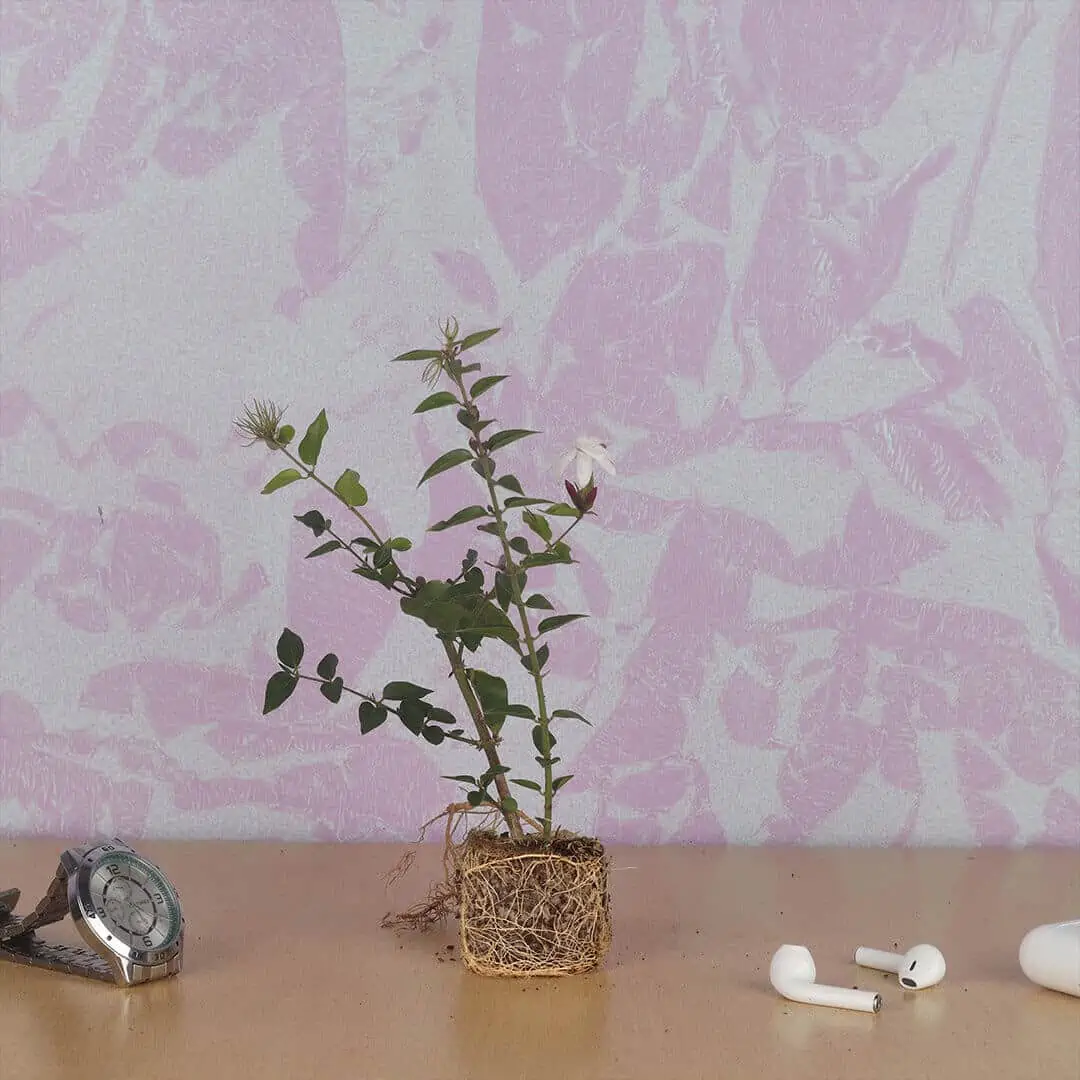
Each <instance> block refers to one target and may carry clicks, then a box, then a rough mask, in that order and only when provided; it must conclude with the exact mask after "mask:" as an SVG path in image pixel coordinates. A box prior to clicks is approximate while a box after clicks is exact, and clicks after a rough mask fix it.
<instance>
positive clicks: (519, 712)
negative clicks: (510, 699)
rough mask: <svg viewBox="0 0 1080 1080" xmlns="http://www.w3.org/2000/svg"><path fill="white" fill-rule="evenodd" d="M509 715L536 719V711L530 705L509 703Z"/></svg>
mask: <svg viewBox="0 0 1080 1080" xmlns="http://www.w3.org/2000/svg"><path fill="white" fill-rule="evenodd" d="M506 715H507V716H520V717H521V719H522V720H535V719H536V713H534V712H533V711H532V709H530V708H529V706H528V705H507V706H506Z"/></svg>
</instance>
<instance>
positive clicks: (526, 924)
mask: <svg viewBox="0 0 1080 1080" xmlns="http://www.w3.org/2000/svg"><path fill="white" fill-rule="evenodd" d="M475 814H480V815H481V816H482V817H483V818H485V819H486V821H485V823H484V824H483V825H480V826H478V827H476V828H473V829H471V830H469V831H467V832H466V834H465V836H464V838H463V839H460V840H459V839H457V838H456V836H455V833H456V832H457V831H458V830H459V829H460V828H461V827H462V826H463V824H464V823H465V822H466V821H467V820H468V818H469V816H470V815H475ZM497 817H498V814H497V813H496V812H494V811H492V810H491V809H490V808H489V809H483V810H479V811H478V810H475V809H474V808H472V807H470V806H469V805H468V804H466V803H457V804H454V805H451V806H448V807H447V808H446V810H444V811H443V813H441V814H439V815H438V816H437V817H435V818H433V819H432V820H431V821H429V822H427V823H426V824H425V825H424V826H423V828H422V829H421V831H420V837H419V839H418V840H417V844H419V843H422V842H423V839H424V835H425V833H426V831H427V829H428V828H429V827H430V826H431V825H433V824H435V822H437V821H439V820H441V819H443V818H445V819H446V840H445V845H444V848H443V870H444V876H443V880H442V881H439V882H436V883H435V884H434V885H433V886H432V888H431V889H430V890H429V892H428V895H427V896H426V897H425V898H424V899H423V900H422V901H420V902H419V903H417V904H414V905H413V906H412V907H410V908H409V909H407V910H406V911H403V912H401V913H399V914H396V915H387V916H386V917H385V918H384V919H383V923H382V925H383V926H384V927H390V928H395V929H399V928H401V929H408V930H420V931H424V930H430V929H432V928H433V927H435V926H438V925H441V924H442V923H444V922H445V921H446V919H447V918H448V917H449V916H451V915H453V914H457V915H458V916H459V917H460V919H461V951H462V956H463V958H464V960H465V963H466V965H467V966H468V967H469V968H470V970H472V971H474V972H477V973H479V974H482V975H502V976H536V975H548V976H551V975H571V974H576V973H579V972H583V971H589V970H592V969H593V968H595V967H597V966H598V965H599V964H600V963H601V962H602V961H603V959H604V956H605V955H606V954H607V951H608V948H609V947H610V944H611V915H610V900H609V896H608V866H609V861H608V857H607V854H606V852H605V850H604V847H603V845H602V844H601V843H600V842H599V841H598V840H595V839H592V838H591V837H584V836H577V835H575V834H572V833H566V832H556V834H555V835H554V836H553V837H552V838H551V839H550V840H549V841H547V842H545V841H544V839H543V837H542V836H541V835H540V831H541V830H540V826H539V825H538V824H537V822H535V821H534V820H533V819H532V818H530V817H528V816H527V815H525V814H522V815H521V818H522V820H523V822H525V823H526V824H528V825H529V826H530V827H531V828H532V829H533V830H534V831H533V832H532V833H529V834H527V835H526V837H525V839H524V841H514V840H511V839H510V838H509V837H507V836H506V835H499V834H498V833H496V832H495V830H494V829H493V828H492V827H491V825H490V823H491V821H492V819H494V818H497ZM415 855H416V849H415V846H414V847H413V848H411V849H410V850H409V851H408V852H406V854H405V855H404V856H403V857H402V859H401V860H400V861H399V862H398V864H397V865H396V866H395V867H394V868H393V869H392V870H391V871H390V873H389V874H388V875H387V882H388V884H393V883H395V882H397V881H399V880H400V879H401V878H402V877H403V876H404V875H405V874H406V873H408V871H409V869H410V867H411V866H412V864H413V861H414V859H415Z"/></svg>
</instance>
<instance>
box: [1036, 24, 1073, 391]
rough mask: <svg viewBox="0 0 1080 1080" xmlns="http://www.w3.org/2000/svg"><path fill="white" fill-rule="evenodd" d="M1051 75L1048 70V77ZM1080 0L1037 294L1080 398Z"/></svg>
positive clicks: (1057, 82)
mask: <svg viewBox="0 0 1080 1080" xmlns="http://www.w3.org/2000/svg"><path fill="white" fill-rule="evenodd" d="M1049 74H1050V73H1047V76H1048V77H1049ZM1078 203H1080V4H1074V5H1073V7H1072V10H1071V12H1070V13H1069V15H1068V16H1067V18H1066V19H1065V21H1064V25H1063V26H1062V28H1061V31H1060V35H1059V40H1058V44H1057V56H1056V63H1055V68H1054V72H1053V84H1052V92H1051V98H1050V118H1049V130H1048V132H1047V138H1046V151H1045V155H1044V158H1043V167H1042V178H1041V183H1040V187H1039V192H1038V199H1037V205H1036V234H1035V241H1036V245H1037V252H1038V255H1037V264H1036V272H1035V281H1034V287H1035V298H1036V301H1037V302H1038V304H1039V307H1040V310H1041V311H1042V316H1043V322H1044V323H1045V325H1046V328H1047V331H1048V333H1049V334H1050V337H1051V340H1052V341H1053V344H1054V351H1055V353H1056V355H1057V358H1058V363H1059V365H1060V370H1061V376H1062V378H1063V379H1064V380H1065V383H1066V385H1067V386H1069V387H1070V388H1071V390H1072V393H1073V396H1074V398H1076V399H1077V400H1080V254H1078V253H1080V219H1078V218H1077V214H1076V206H1077V204H1078Z"/></svg>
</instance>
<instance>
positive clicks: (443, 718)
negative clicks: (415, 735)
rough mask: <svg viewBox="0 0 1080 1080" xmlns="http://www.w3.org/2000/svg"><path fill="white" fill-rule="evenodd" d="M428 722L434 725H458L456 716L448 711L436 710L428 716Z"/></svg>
mask: <svg viewBox="0 0 1080 1080" xmlns="http://www.w3.org/2000/svg"><path fill="white" fill-rule="evenodd" d="M428 721H429V723H432V724H456V723H457V720H456V719H455V718H454V714H453V713H452V712H449V711H448V710H446V709H439V708H435V709H432V710H431V712H430V713H429V714H428Z"/></svg>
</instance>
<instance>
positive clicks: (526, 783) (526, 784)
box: [510, 780, 544, 794]
mask: <svg viewBox="0 0 1080 1080" xmlns="http://www.w3.org/2000/svg"><path fill="white" fill-rule="evenodd" d="M510 783H511V784H517V786H518V787H523V788H528V789H529V790H530V791H539V792H540V793H541V794H543V791H544V789H543V788H542V787H541V786H540V785H539V784H538V783H537V782H536V781H535V780H511V781H510Z"/></svg>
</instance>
